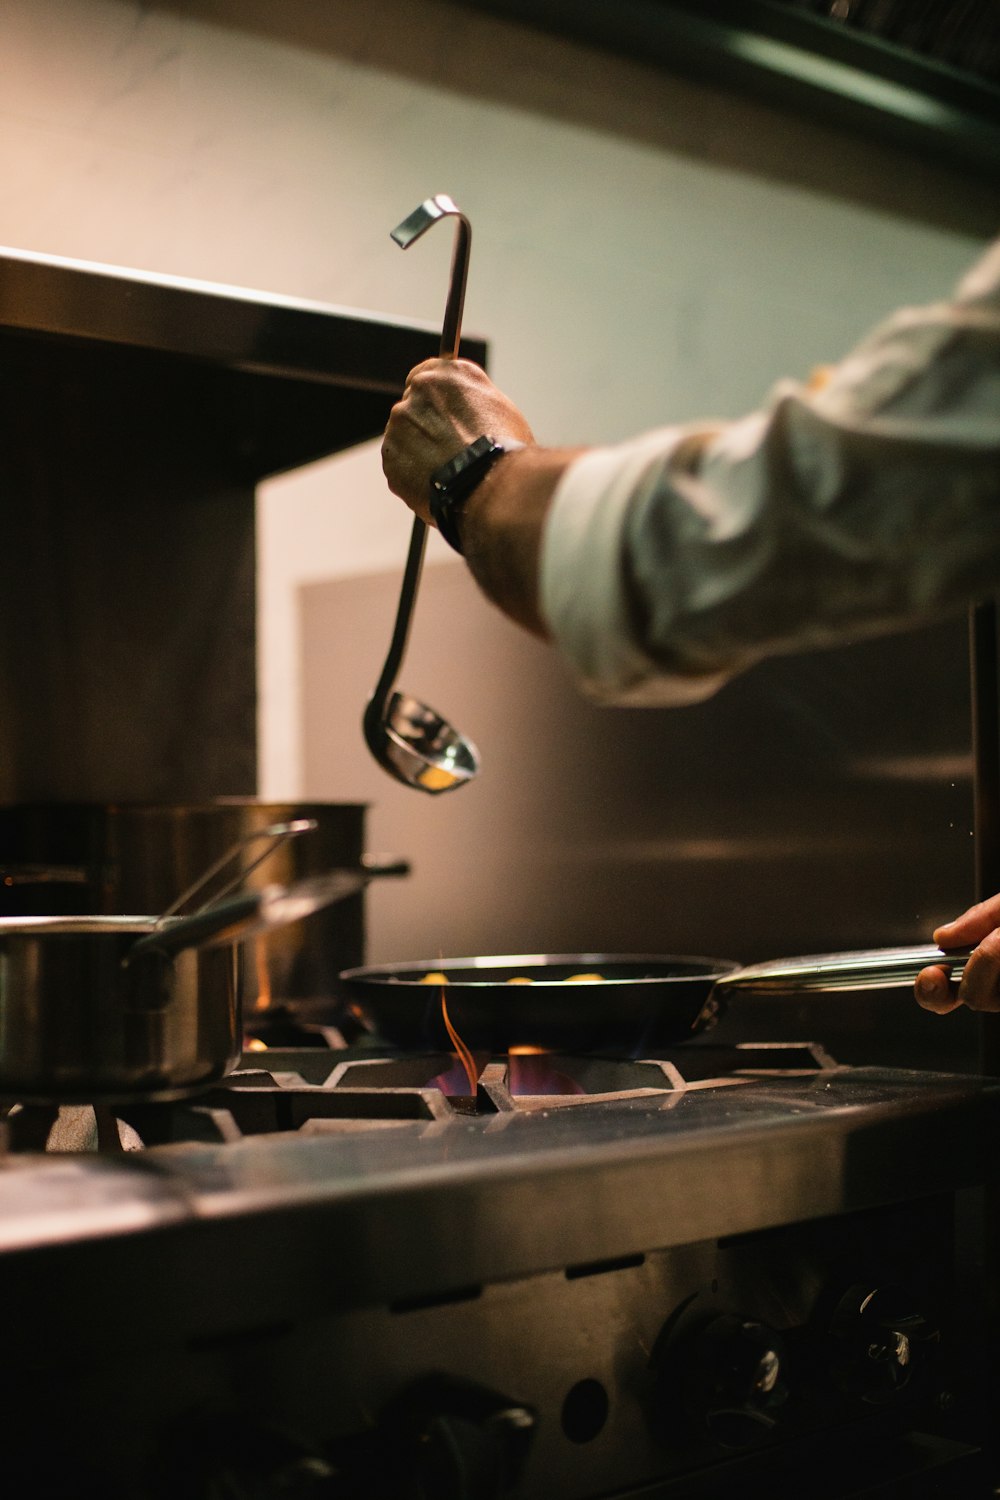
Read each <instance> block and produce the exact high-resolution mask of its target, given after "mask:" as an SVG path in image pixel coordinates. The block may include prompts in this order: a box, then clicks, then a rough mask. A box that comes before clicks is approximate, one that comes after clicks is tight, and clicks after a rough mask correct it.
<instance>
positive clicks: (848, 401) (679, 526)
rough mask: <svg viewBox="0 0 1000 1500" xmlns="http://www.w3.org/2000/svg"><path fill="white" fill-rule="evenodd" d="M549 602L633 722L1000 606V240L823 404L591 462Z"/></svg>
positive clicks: (872, 342)
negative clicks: (765, 670) (652, 707)
mask: <svg viewBox="0 0 1000 1500" xmlns="http://www.w3.org/2000/svg"><path fill="white" fill-rule="evenodd" d="M540 588H541V607H542V612H543V615H544V617H545V620H546V622H547V624H548V626H549V629H550V630H551V632H552V635H553V637H554V639H555V641H556V642H557V643H558V645H559V646H560V647H561V649H562V652H563V654H564V656H565V657H566V659H567V660H568V662H569V664H570V666H571V669H572V670H573V672H574V674H575V676H576V678H577V680H578V682H579V684H580V686H581V688H582V690H583V691H584V692H585V693H586V694H587V695H588V696H590V697H592V698H595V699H597V700H598V701H605V702H615V703H626V704H669V703H684V702H690V701H693V700H697V699H699V698H704V697H707V696H708V695H709V694H711V693H712V692H714V691H715V690H716V689H717V688H718V687H719V686H720V685H721V684H722V683H723V682H725V681H726V680H727V678H729V677H731V676H732V675H733V674H734V673H736V672H739V671H742V670H744V669H745V668H746V667H748V666H750V665H752V664H753V663H754V662H755V661H758V660H760V659H761V658H763V657H766V656H771V655H776V654H781V653H784V652H790V651H798V650H806V649H810V648H813V647H818V646H826V645H833V644H837V643H843V642H846V641H849V640H854V639H858V638H861V637H863V636H866V635H872V634H878V633H881V632H885V631H889V630H895V629H901V628H907V627H910V626H913V625H917V624H920V623H923V622H926V621H928V620H930V619H933V618H936V617H938V616H941V615H944V614H947V613H949V612H952V611H954V610H956V609H958V608H960V607H964V606H965V605H966V604H967V603H968V602H969V601H970V600H973V599H977V598H982V597H988V596H990V595H993V594H995V593H997V592H1000V243H998V244H997V245H995V246H994V247H993V249H992V250H991V251H990V252H989V253H988V254H987V255H986V257H985V258H984V259H983V260H982V261H981V262H980V263H979V264H978V265H977V266H976V267H975V268H974V270H973V271H972V272H971V273H970V274H969V276H967V277H966V279H965V280H964V281H963V283H962V284H961V285H960V287H959V288H958V290H957V292H956V294H955V296H954V297H953V298H952V299H951V300H950V301H948V302H942V303H938V304H935V305H933V306H931V307H927V308H922V309H906V310H904V311H902V312H900V313H898V314H896V316H894V317H893V318H891V319H889V321H888V322H886V323H885V324H883V325H882V326H881V327H880V328H878V329H876V330H875V332H874V333H873V334H872V335H871V336H870V337H869V338H868V339H866V340H865V341H864V342H863V343H862V344H861V345H859V346H858V347H857V348H856V349H855V350H854V351H853V352H852V353H851V354H850V355H848V356H847V358H845V359H844V360H843V361H842V362H841V363H840V364H839V365H838V366H836V367H835V368H834V369H833V371H832V372H831V373H830V376H829V378H828V379H827V381H826V383H825V384H824V385H822V386H821V387H820V388H818V389H812V388H810V387H809V386H805V385H799V384H795V383H792V382H782V383H781V384H779V385H778V386H776V387H775V389H774V390H773V391H772V393H771V396H770V398H769V400H768V402H767V404H766V406H765V408H764V409H763V410H761V411H759V412H755V413H753V414H752V415H750V416H748V417H745V418H743V419H742V420H740V421H736V422H728V423H716V424H703V425H701V426H697V427H693V426H688V427H672V428H663V429H659V430H657V431H655V432H651V433H647V434H644V435H643V436H642V437H639V438H637V439H634V440H632V441H631V442H627V443H623V444H621V445H619V446H617V447H613V448H601V449H593V450H591V451H589V452H587V453H585V454H584V455H582V456H581V457H580V458H579V459H577V460H576V461H575V462H574V463H573V464H572V465H571V466H570V467H569V469H568V470H567V472H566V473H565V474H564V476H563V478H562V479H561V481H560V483H559V486H558V488H557V490H556V494H555V496H554V499H553V503H552V506H551V508H550V512H549V515H548V518H547V521H546V528H545V534H544V538H543V546H542V559H541V582H540Z"/></svg>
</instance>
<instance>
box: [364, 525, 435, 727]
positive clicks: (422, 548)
mask: <svg viewBox="0 0 1000 1500" xmlns="http://www.w3.org/2000/svg"><path fill="white" fill-rule="evenodd" d="M426 550H427V527H426V525H425V524H424V522H423V521H422V520H421V519H420V517H419V516H414V518H413V529H412V531H411V532H410V548H409V551H408V552H407V554H406V567H405V568H404V569H403V582H402V586H401V587H400V590H399V604H398V605H397V607H396V623H395V625H394V626H393V627H392V639H391V641H390V642H389V650H388V652H387V653H386V658H385V665H384V666H383V668H382V674H381V676H380V677H379V680H378V684H377V685H376V688H375V691H374V693H372V696H371V700H370V702H369V704H368V709H367V710H366V714H365V717H366V718H367V717H368V715H369V714H375V716H376V719H377V722H378V723H381V722H382V719H383V717H384V715H385V705H386V702H387V701H388V698H389V694H390V693H391V692H392V689H393V685H394V683H395V681H396V678H397V676H398V675H399V669H400V667H401V666H402V664H403V657H404V655H405V654H406V643H407V641H408V640H409V638H410V626H411V624H412V623H413V606H414V603H415V602H416V598H417V589H418V587H419V586H420V575H421V573H422V572H423V567H424V553H425V552H426ZM373 727H374V726H373Z"/></svg>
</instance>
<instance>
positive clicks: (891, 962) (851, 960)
mask: <svg viewBox="0 0 1000 1500" xmlns="http://www.w3.org/2000/svg"><path fill="white" fill-rule="evenodd" d="M971 952H972V949H971V948H955V949H952V950H951V951H950V952H947V953H946V952H944V951H943V950H942V949H941V948H937V947H935V946H934V944H933V943H927V944H918V945H917V946H915V947H910V948H867V949H858V950H857V951H856V952H853V953H819V954H813V955H811V956H808V957H803V958H779V959H775V960H773V961H772V962H770V963H764V964H752V965H750V966H749V967H747V968H745V969H735V970H734V971H733V972H732V973H731V974H724V975H723V976H722V978H721V979H719V980H717V981H716V986H715V987H716V989H717V990H723V991H727V990H748V991H751V992H757V993H761V994H770V995H783V994H805V993H809V994H835V993H838V992H842V991H845V990H886V989H893V988H895V987H896V986H898V985H905V984H912V983H913V981H914V980H915V979H916V977H917V975H918V974H919V973H920V971H921V969H926V968H927V966H928V964H943V965H944V966H945V967H946V968H948V969H949V970H950V971H951V977H952V979H959V978H961V975H962V971H963V969H964V968H965V960H966V959H967V958H968V957H969V955H970V953H971Z"/></svg>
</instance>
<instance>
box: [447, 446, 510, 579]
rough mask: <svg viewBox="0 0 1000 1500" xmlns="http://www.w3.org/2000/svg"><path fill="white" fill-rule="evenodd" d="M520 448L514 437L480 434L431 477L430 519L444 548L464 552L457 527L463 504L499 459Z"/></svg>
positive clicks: (462, 553) (459, 522)
mask: <svg viewBox="0 0 1000 1500" xmlns="http://www.w3.org/2000/svg"><path fill="white" fill-rule="evenodd" d="M524 446H525V445H524V443H522V442H519V441H518V440H517V439H516V438H508V437H500V438H494V437H490V436H488V435H485V434H484V435H483V436H482V437H478V438H476V439H475V441H474V442H471V443H468V444H467V445H466V446H465V447H464V448H463V449H462V451H461V453H458V454H456V455H455V457H454V458H452V459H449V461H448V462H447V463H446V464H442V465H441V466H440V468H438V469H435V470H434V473H433V474H432V475H431V480H430V512H431V519H432V520H433V522H434V524H435V526H436V527H437V529H438V531H439V532H440V533H441V535H442V536H443V537H444V539H445V541H446V542H447V543H448V545H449V546H450V547H452V548H453V549H454V550H455V551H456V552H458V553H459V554H460V555H462V556H464V553H465V549H464V547H463V545H462V537H461V530H460V524H461V517H462V512H463V510H464V507H465V504H466V501H467V500H468V499H469V497H470V496H471V495H472V494H474V492H475V491H476V490H477V489H478V487H479V485H480V484H482V482H483V480H484V479H485V478H486V476H487V475H488V474H489V473H490V472H491V470H492V469H493V468H494V467H495V465H496V464H497V463H498V462H499V461H500V459H502V458H503V457H504V456H505V455H506V454H508V453H512V452H514V451H515V450H516V449H518V448H523V447H524Z"/></svg>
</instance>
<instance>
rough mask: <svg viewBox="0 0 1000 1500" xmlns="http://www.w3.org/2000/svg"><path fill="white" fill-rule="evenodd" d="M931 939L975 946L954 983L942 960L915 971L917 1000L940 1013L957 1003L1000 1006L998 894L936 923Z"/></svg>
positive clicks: (973, 1007) (986, 1007)
mask: <svg viewBox="0 0 1000 1500" xmlns="http://www.w3.org/2000/svg"><path fill="white" fill-rule="evenodd" d="M934 941H935V942H936V943H937V945H938V947H939V948H944V949H945V950H947V949H948V948H964V947H969V946H971V945H972V944H978V947H976V949H975V952H974V953H973V954H972V956H971V957H970V958H967V959H966V960H965V972H964V973H963V975H962V978H961V980H960V981H959V983H958V984H956V985H953V984H952V983H951V982H950V981H949V978H948V969H947V966H946V965H944V964H934V965H932V966H931V967H930V968H928V969H924V970H923V971H922V973H920V974H918V975H917V982H916V996H917V1002H918V1004H920V1005H922V1006H923V1008H924V1010H933V1011H937V1013H938V1015H941V1016H943V1015H946V1014H947V1012H948V1011H950V1010H957V1008H958V1007H959V1006H960V1005H967V1006H968V1007H969V1009H970V1010H1000V895H997V896H991V897H990V898H989V900H988V901H980V902H979V903H978V905H976V906H970V907H969V910H968V911H966V912H963V913H962V915H961V916H960V917H956V918H955V920H954V921H953V922H946V923H945V924H944V926H943V927H938V928H937V929H936V930H935V932H934Z"/></svg>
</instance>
